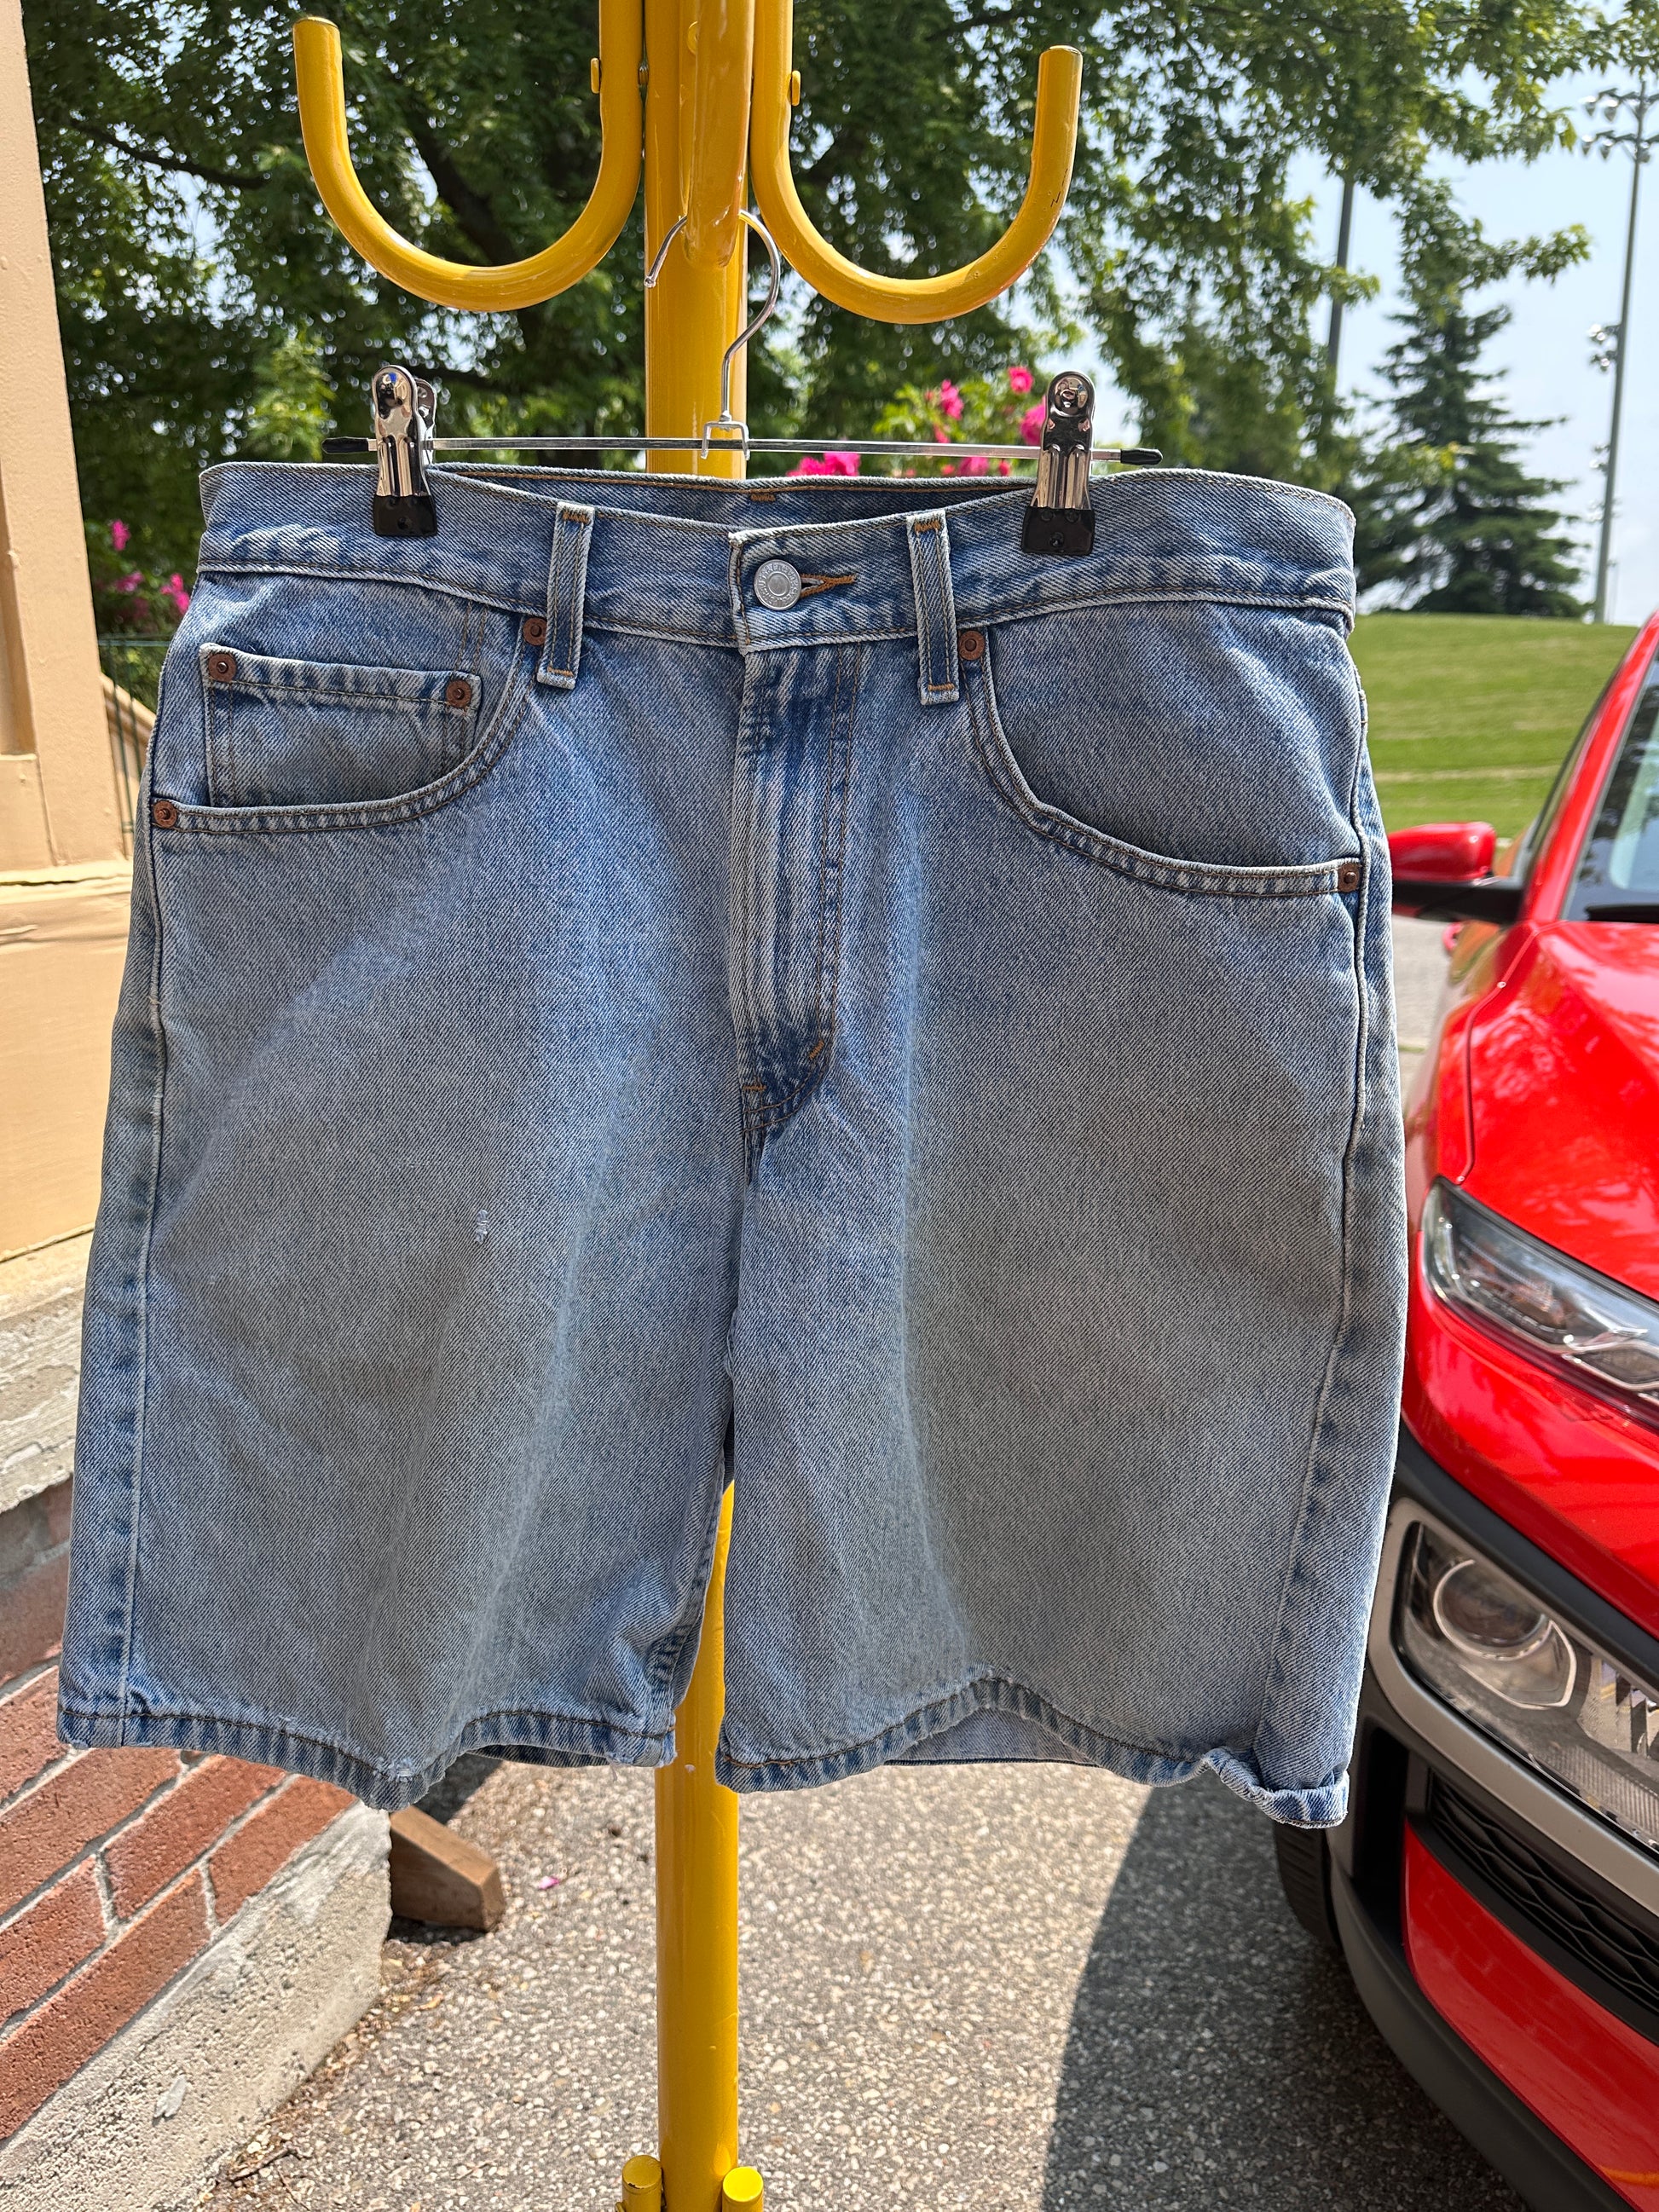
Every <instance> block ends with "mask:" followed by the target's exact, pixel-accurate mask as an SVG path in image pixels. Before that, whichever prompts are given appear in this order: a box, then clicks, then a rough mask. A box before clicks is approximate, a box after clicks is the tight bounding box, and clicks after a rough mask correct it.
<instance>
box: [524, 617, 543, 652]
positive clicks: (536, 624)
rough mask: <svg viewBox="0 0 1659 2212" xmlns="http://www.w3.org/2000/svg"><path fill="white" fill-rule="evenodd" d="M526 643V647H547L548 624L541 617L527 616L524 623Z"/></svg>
mask: <svg viewBox="0 0 1659 2212" xmlns="http://www.w3.org/2000/svg"><path fill="white" fill-rule="evenodd" d="M524 641H525V643H526V645H545V644H546V642H547V624H546V623H544V621H543V620H542V618H541V617H540V616H539V615H526V617H525V621H524Z"/></svg>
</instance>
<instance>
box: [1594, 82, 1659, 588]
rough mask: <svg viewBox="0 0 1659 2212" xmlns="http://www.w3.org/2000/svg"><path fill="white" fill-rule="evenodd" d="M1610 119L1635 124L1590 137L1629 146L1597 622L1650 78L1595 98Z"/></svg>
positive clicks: (1609, 552) (1609, 551) (1605, 145)
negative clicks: (1626, 115)
mask: <svg viewBox="0 0 1659 2212" xmlns="http://www.w3.org/2000/svg"><path fill="white" fill-rule="evenodd" d="M1591 105H1592V106H1595V107H1599V108H1600V109H1601V112H1602V113H1603V114H1605V115H1607V116H1608V117H1611V118H1616V117H1617V116H1619V115H1620V114H1621V113H1623V112H1629V114H1630V115H1631V117H1632V121H1633V124H1634V128H1633V129H1632V130H1630V131H1601V132H1599V133H1598V134H1597V136H1596V137H1594V138H1592V139H1591V140H1590V142H1589V143H1591V144H1592V145H1595V146H1600V148H1601V150H1602V152H1603V153H1604V154H1606V153H1607V152H1610V151H1611V149H1613V147H1614V146H1628V147H1629V148H1630V149H1631V165H1630V219H1629V221H1628V222H1627V223H1626V227H1625V277H1624V284H1623V288H1622V289H1621V292H1620V301H1619V322H1618V327H1617V332H1616V335H1615V337H1614V342H1613V421H1612V422H1611V424H1610V425H1609V427H1608V430H1607V473H1606V476H1605V478H1604V480H1603V487H1602V493H1601V542H1600V544H1599V545H1598V547H1597V549H1596V556H1595V620H1596V621H1597V622H1606V620H1607V571H1608V568H1609V565H1610V563H1611V561H1612V557H1613V501H1614V496H1615V494H1616V491H1617V487H1618V478H1619V427H1620V421H1621V420H1622V418H1623V416H1624V411H1625V361H1626V355H1627V353H1628V350H1629V346H1630V295H1631V284H1632V277H1633V275H1634V272H1635V265H1636V206H1637V200H1638V196H1639V194H1640V192H1641V189H1642V164H1643V163H1644V161H1646V160H1647V158H1648V155H1649V153H1650V150H1651V149H1652V147H1653V145H1654V143H1655V139H1656V138H1659V132H1656V133H1655V136H1654V137H1649V135H1648V131H1647V119H1648V113H1649V110H1650V107H1651V106H1653V100H1652V98H1651V96H1650V93H1649V90H1648V81H1647V79H1646V78H1645V77H1643V78H1641V79H1640V80H1639V81H1638V84H1637V88H1636V90H1635V91H1634V92H1633V93H1612V92H1606V93H1601V94H1598V96H1597V98H1596V99H1595V100H1594V101H1592V102H1591Z"/></svg>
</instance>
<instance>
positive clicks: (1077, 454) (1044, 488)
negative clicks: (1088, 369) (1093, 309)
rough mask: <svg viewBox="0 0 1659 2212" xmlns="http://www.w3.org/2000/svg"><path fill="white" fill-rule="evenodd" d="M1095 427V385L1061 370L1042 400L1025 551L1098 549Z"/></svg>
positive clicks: (1023, 535)
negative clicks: (1092, 496)
mask: <svg viewBox="0 0 1659 2212" xmlns="http://www.w3.org/2000/svg"><path fill="white" fill-rule="evenodd" d="M1094 429H1095V387H1094V386H1093V385H1092V384H1091V383H1090V381H1089V380H1088V378H1087V377H1086V376H1079V374H1078V373H1077V371H1076V370H1075V369H1073V368H1064V369H1062V370H1061V371H1060V374H1059V375H1058V376H1056V377H1055V378H1054V380H1053V381H1052V382H1051V383H1050V385H1049V386H1048V396H1047V398H1046V399H1045V401H1044V403H1043V409H1042V444H1041V446H1040V447H1039V448H1038V451H1037V470H1036V491H1035V492H1034V493H1033V494H1032V495H1031V503H1030V506H1029V507H1027V508H1026V510H1025V522H1024V528H1023V529H1022V531H1021V532H1020V544H1022V546H1024V550H1026V552H1028V553H1064V554H1079V553H1092V552H1093V551H1094V550H1095V514H1094V509H1093V508H1092V507H1091V506H1090V504H1089V459H1090V455H1091V452H1092V450H1093V444H1094Z"/></svg>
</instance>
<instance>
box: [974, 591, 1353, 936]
mask: <svg viewBox="0 0 1659 2212" xmlns="http://www.w3.org/2000/svg"><path fill="white" fill-rule="evenodd" d="M962 681H963V696H964V697H965V699H966V701H967V704H968V711H969V715H970V717H971V719H972V724H973V734H974V742H975V750H976V751H977V752H978V754H979V756H980V759H981V764H982V766H983V768H984V769H985V772H986V774H987V776H988V777H989V779H990V781H991V785H992V787H993V788H994V791H995V792H996V793H997V795H998V796H999V798H1000V799H1001V800H1002V801H1003V803H1004V805H1006V806H1008V807H1009V808H1010V809H1012V811H1013V812H1014V813H1015V814H1016V815H1018V817H1019V819H1020V820H1021V821H1022V822H1023V823H1024V824H1025V826H1026V828H1027V829H1030V830H1032V831H1034V832H1035V834H1036V836H1040V837H1044V838H1047V839H1048V840H1049V842H1051V843H1054V844H1056V845H1060V846H1063V847H1065V848H1066V849H1067V850H1068V851H1071V852H1073V853H1075V854H1079V856H1080V857H1081V858H1083V859H1085V860H1092V861H1094V862H1096V863H1097V865H1099V866H1103V867H1107V868H1110V869H1112V870H1114V871H1115V872H1116V873H1117V874H1119V875H1123V876H1128V877H1130V878H1133V880H1134V881H1135V882H1137V883H1142V884H1151V885H1152V886H1153V887H1154V888H1155V889H1158V890H1171V891H1182V892H1186V893H1188V894H1189V895H1191V896H1198V897H1212V898H1319V897H1323V896H1328V894H1330V893H1332V892H1340V893H1344V894H1348V893H1352V892H1354V891H1357V890H1358V889H1359V886H1360V883H1361V880H1362V878H1363V865H1362V863H1361V861H1360V860H1359V859H1358V856H1357V855H1356V856H1354V857H1352V858H1340V857H1339V858H1337V859H1335V860H1314V861H1298V862H1293V863H1291V864H1290V865H1287V866H1258V865H1239V866H1233V865H1231V864H1228V863H1226V862H1222V861H1215V860H1182V859H1179V858H1177V857H1176V856H1175V855H1173V854H1167V853H1157V852H1152V851H1151V850H1149V849H1148V848H1146V847H1144V846H1140V845H1134V844H1131V843H1129V842H1127V840H1126V839H1124V838H1121V837H1116V836H1112V834H1111V833H1110V832H1109V831H1108V830H1104V829H1097V828H1096V827H1095V826H1094V825H1093V824H1092V823H1088V822H1084V821H1082V820H1080V819H1079V817H1077V816H1075V815H1073V814H1068V813H1066V811H1064V809H1062V808H1060V807H1058V806H1052V805H1049V804H1048V802H1047V801H1046V800H1044V799H1040V798H1039V797H1038V796H1037V794H1036V792H1035V791H1033V790H1032V788H1031V787H1030V783H1029V782H1028V781H1026V777H1025V772H1024V769H1022V768H1021V766H1020V764H1019V762H1018V759H1017V758H1016V757H1015V754H1014V750H1013V747H1012V745H1011V744H1010V743H1009V741H1008V736H1007V732H1006V729H1005V728H1004V726H1003V722H1002V717H1001V714H1000V712H999V710H998V707H997V695H996V686H995V684H994V681H993V678H992V674H991V652H990V637H989V635H988V633H987V636H986V641H985V647H984V650H983V652H982V653H981V657H980V659H977V660H975V661H971V662H966V663H964V665H963V671H962ZM1193 766H1194V771H1196V769H1197V767H1198V763H1193ZM1350 834H1352V833H1350Z"/></svg>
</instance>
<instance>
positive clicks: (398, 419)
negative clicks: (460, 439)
mask: <svg viewBox="0 0 1659 2212" xmlns="http://www.w3.org/2000/svg"><path fill="white" fill-rule="evenodd" d="M369 397H370V413H371V416H372V417H373V421H374V453H375V459H377V461H378V462H379V464H380V474H379V477H377V479H376V481H375V485H374V534H375V536H376V537H377V538H435V537H436V536H437V534H438V509H437V506H436V503H435V501H434V499H433V496H432V485H431V483H430V481H429V476H428V472H429V471H430V469H431V467H432V453H433V440H434V438H435V435H436V432H437V422H438V395H437V393H436V392H435V391H434V390H433V388H432V386H430V385H429V384H428V382H427V381H426V380H425V378H424V377H420V376H416V374H415V373H414V371H413V370H412V369H407V368H398V366H396V365H395V364H394V365H392V367H390V368H383V369H380V371H378V372H377V374H376V375H375V378H374V383H373V385H372V386H370V387H369Z"/></svg>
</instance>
